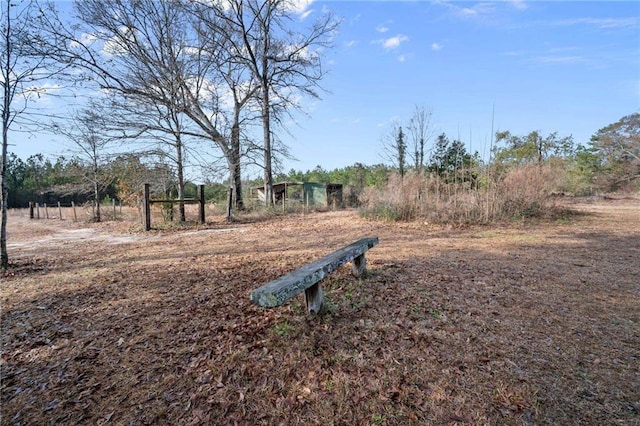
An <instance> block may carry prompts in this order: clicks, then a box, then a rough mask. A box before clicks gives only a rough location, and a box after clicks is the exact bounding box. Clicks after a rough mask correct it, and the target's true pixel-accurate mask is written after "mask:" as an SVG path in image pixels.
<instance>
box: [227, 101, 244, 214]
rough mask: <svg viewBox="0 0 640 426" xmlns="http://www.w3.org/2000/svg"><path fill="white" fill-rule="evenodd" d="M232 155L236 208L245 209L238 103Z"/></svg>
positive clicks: (230, 162) (230, 177)
mask: <svg viewBox="0 0 640 426" xmlns="http://www.w3.org/2000/svg"><path fill="white" fill-rule="evenodd" d="M230 154H231V155H230V156H229V172H230V174H229V180H230V182H231V187H232V188H233V204H234V205H235V206H236V209H238V210H243V209H244V202H243V200H242V174H241V170H240V107H239V106H238V105H236V108H235V111H234V118H233V127H232V128H231V153H230Z"/></svg>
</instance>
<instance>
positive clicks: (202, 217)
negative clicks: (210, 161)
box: [198, 185, 204, 223]
mask: <svg viewBox="0 0 640 426" xmlns="http://www.w3.org/2000/svg"><path fill="white" fill-rule="evenodd" d="M198 190H199V191H198V192H199V193H200V194H199V196H200V199H199V200H198V201H199V204H200V223H204V185H199V186H198Z"/></svg>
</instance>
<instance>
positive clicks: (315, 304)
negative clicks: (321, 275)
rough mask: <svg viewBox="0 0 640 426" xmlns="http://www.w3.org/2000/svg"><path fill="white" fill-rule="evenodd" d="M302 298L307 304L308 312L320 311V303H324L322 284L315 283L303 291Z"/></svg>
mask: <svg viewBox="0 0 640 426" xmlns="http://www.w3.org/2000/svg"><path fill="white" fill-rule="evenodd" d="M304 300H305V302H306V304H307V312H309V313H310V314H313V315H315V314H318V313H320V309H322V304H323V303H324V294H323V293H322V285H321V284H320V283H315V284H314V285H312V286H311V287H309V288H308V289H306V290H305V291H304Z"/></svg>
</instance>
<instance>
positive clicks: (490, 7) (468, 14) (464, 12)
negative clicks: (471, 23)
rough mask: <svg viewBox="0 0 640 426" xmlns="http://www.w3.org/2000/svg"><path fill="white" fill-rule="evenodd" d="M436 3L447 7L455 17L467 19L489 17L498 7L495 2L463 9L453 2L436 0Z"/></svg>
mask: <svg viewBox="0 0 640 426" xmlns="http://www.w3.org/2000/svg"><path fill="white" fill-rule="evenodd" d="M434 3H435V4H437V5H440V6H444V7H446V8H447V9H449V11H451V13H452V14H453V15H456V16H458V17H460V18H467V19H469V18H477V17H480V16H485V15H489V14H491V13H492V12H494V11H495V9H496V5H495V3H493V2H481V3H476V4H474V5H473V6H471V7H462V6H458V5H457V4H454V3H453V2H449V1H442V0H436V1H435V2H434Z"/></svg>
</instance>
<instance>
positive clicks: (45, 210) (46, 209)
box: [44, 203, 49, 220]
mask: <svg viewBox="0 0 640 426" xmlns="http://www.w3.org/2000/svg"><path fill="white" fill-rule="evenodd" d="M44 216H45V217H46V218H47V220H49V209H48V208H47V203H44Z"/></svg>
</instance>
